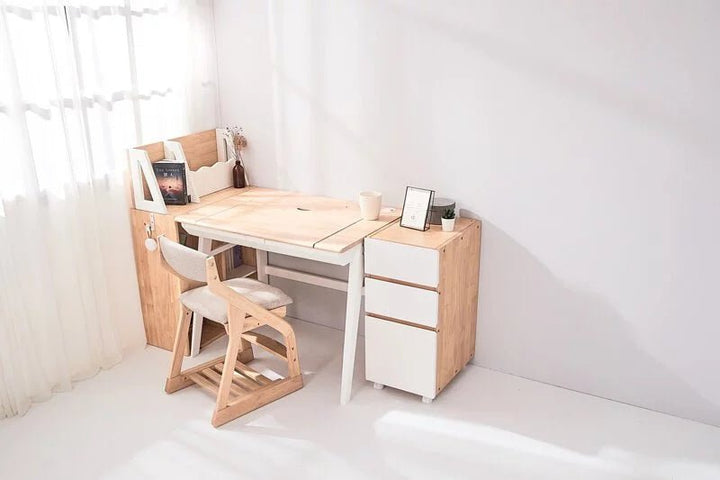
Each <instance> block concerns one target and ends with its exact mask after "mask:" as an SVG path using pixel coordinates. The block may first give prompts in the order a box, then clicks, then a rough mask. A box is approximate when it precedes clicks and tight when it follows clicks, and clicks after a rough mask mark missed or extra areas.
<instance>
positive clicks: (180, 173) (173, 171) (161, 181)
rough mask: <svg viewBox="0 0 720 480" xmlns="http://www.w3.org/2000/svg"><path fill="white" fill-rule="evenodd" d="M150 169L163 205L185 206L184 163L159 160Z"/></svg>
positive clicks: (185, 178) (185, 181)
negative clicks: (153, 174) (155, 179)
mask: <svg viewBox="0 0 720 480" xmlns="http://www.w3.org/2000/svg"><path fill="white" fill-rule="evenodd" d="M152 167H153V172H155V178H157V182H158V187H160V193H162V197H163V200H164V201H165V205H186V204H187V202H188V195H187V174H186V172H185V162H178V161H175V160H160V161H158V162H154V163H153V164H152Z"/></svg>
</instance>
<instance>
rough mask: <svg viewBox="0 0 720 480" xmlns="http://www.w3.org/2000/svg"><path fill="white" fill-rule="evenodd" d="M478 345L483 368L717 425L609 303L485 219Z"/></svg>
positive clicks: (719, 415) (719, 411)
mask: <svg viewBox="0 0 720 480" xmlns="http://www.w3.org/2000/svg"><path fill="white" fill-rule="evenodd" d="M462 215H463V216H472V217H475V218H477V216H476V215H472V214H471V213H470V212H462ZM477 342H478V343H477V349H476V350H477V355H476V359H475V363H476V364H478V365H481V366H484V367H488V368H491V369H494V370H498V371H502V372H506V373H510V374H513V375H520V376H523V377H527V378H530V379H533V380H538V381H541V382H545V383H550V384H553V385H558V386H562V387H566V388H570V389H572V390H577V391H580V392H585V393H589V394H592V395H597V396H600V397H605V398H609V399H612V400H618V401H621V402H626V403H629V404H632V405H638V406H642V407H645V408H649V409H651V410H656V411H660V412H666V413H670V414H672V415H677V414H678V412H685V413H684V415H683V416H685V417H687V418H691V419H693V420H699V421H702V422H705V423H710V424H713V425H720V405H717V404H714V403H712V402H711V401H709V400H708V399H706V398H704V397H703V396H702V395H700V394H699V393H698V392H696V391H695V390H694V389H693V388H692V387H691V386H690V385H689V384H687V383H686V382H685V381H684V380H683V379H682V378H680V377H679V376H678V375H677V374H676V373H674V372H673V371H671V370H669V369H668V368H666V367H665V366H664V365H663V363H662V362H661V360H659V359H656V358H654V357H652V356H651V355H649V354H648V353H647V352H645V351H644V350H643V349H642V348H641V346H640V345H639V342H638V341H637V339H636V337H635V333H634V332H633V331H632V329H631V328H630V326H629V325H628V322H626V321H625V319H624V318H623V317H622V315H621V314H620V313H619V312H618V311H617V310H616V309H615V308H614V307H613V306H612V305H611V304H610V303H609V302H608V300H607V299H605V298H603V297H602V296H600V295H597V294H595V293H593V292H588V291H583V290H580V289H577V288H574V287H573V286H572V285H567V284H564V283H563V282H562V280H561V279H559V278H557V277H556V276H555V275H553V273H552V272H551V271H550V270H548V268H547V267H545V266H544V265H543V264H542V263H540V262H539V260H538V259H537V258H536V257H535V256H533V255H532V253H530V252H529V251H528V250H527V249H525V248H524V247H523V246H522V245H520V244H518V243H517V242H516V241H515V240H513V239H512V238H511V237H510V236H509V235H508V234H507V233H505V232H504V231H502V230H501V229H500V228H498V227H497V226H496V225H494V224H493V223H491V222H489V221H487V220H484V221H483V236H482V254H481V263H480V298H479V314H478V340H477ZM638 392H641V393H638ZM649 399H650V400H649Z"/></svg>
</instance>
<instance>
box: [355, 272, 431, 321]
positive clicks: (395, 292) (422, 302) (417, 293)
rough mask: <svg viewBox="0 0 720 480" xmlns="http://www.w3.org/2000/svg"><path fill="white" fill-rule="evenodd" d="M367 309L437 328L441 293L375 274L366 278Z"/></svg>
mask: <svg viewBox="0 0 720 480" xmlns="http://www.w3.org/2000/svg"><path fill="white" fill-rule="evenodd" d="M365 311H366V312H367V313H374V314H376V315H382V316H384V317H391V318H395V319H397V320H405V321H406V322H411V323H417V324H420V325H426V326H428V327H433V328H435V327H436V326H437V318H438V294H437V292H434V291H432V290H425V289H422V288H415V287H408V286H406V285H399V284H397V283H390V282H384V281H382V280H376V279H374V278H368V279H366V280H365Z"/></svg>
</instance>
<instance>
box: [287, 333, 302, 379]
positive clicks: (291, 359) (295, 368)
mask: <svg viewBox="0 0 720 480" xmlns="http://www.w3.org/2000/svg"><path fill="white" fill-rule="evenodd" d="M285 348H286V352H287V353H286V355H287V363H288V377H297V376H299V375H300V359H299V358H298V351H297V342H296V341H295V331H294V330H292V328H291V330H290V333H288V334H287V335H285Z"/></svg>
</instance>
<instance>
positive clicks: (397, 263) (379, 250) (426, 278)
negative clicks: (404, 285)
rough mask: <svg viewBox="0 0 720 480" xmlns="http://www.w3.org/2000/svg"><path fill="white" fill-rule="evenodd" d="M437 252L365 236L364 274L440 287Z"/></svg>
mask: <svg viewBox="0 0 720 480" xmlns="http://www.w3.org/2000/svg"><path fill="white" fill-rule="evenodd" d="M439 258H440V257H439V256H438V251H437V250H433V249H430V248H423V247H415V246H412V245H403V244H400V243H393V242H386V241H384V240H376V239H374V238H366V239H365V273H367V274H368V275H377V276H379V277H386V278H391V279H393V280H401V281H403V282H408V283H415V284H418V285H424V286H427V287H433V288H434V287H437V286H438V282H439V279H440V275H439V266H440V265H439Z"/></svg>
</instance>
